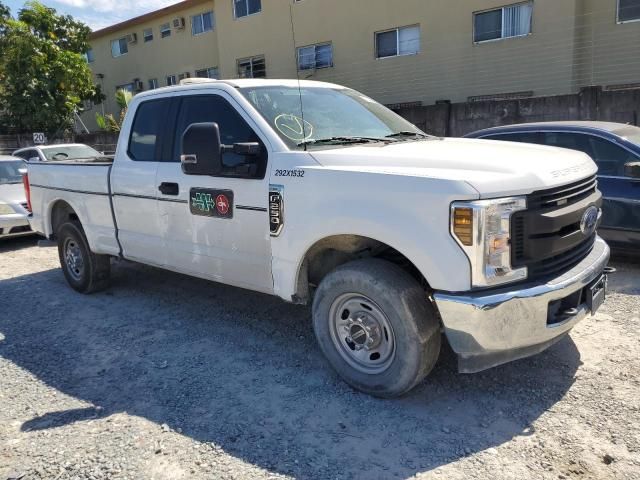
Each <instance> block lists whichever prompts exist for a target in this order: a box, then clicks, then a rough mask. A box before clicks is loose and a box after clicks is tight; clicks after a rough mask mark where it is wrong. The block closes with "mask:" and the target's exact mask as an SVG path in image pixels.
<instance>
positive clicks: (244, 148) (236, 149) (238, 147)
mask: <svg viewBox="0 0 640 480" xmlns="http://www.w3.org/2000/svg"><path fill="white" fill-rule="evenodd" d="M260 150H261V147H260V144H259V143H258V142H247V143H234V144H233V153H235V154H236V155H244V156H245V157H255V156H256V155H260Z"/></svg>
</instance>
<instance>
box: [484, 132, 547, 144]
mask: <svg viewBox="0 0 640 480" xmlns="http://www.w3.org/2000/svg"><path fill="white" fill-rule="evenodd" d="M482 138H483V139H485V140H502V141H503V142H519V143H541V138H540V134H539V133H536V132H519V133H504V134H494V135H489V136H488V137H482Z"/></svg>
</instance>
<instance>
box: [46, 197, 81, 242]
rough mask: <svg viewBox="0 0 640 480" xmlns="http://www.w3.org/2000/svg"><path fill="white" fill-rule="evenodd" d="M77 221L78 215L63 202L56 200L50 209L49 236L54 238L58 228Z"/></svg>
mask: <svg viewBox="0 0 640 480" xmlns="http://www.w3.org/2000/svg"><path fill="white" fill-rule="evenodd" d="M74 220H75V221H78V220H79V219H78V214H77V213H76V212H75V210H74V209H73V207H71V205H69V204H68V203H67V202H65V201H64V200H58V201H57V202H56V203H55V204H54V205H53V208H52V209H51V236H52V237H55V234H56V232H57V231H58V228H60V226H61V225H62V224H63V223H66V222H68V221H74Z"/></svg>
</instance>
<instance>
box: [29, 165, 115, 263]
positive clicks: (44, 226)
mask: <svg viewBox="0 0 640 480" xmlns="http://www.w3.org/2000/svg"><path fill="white" fill-rule="evenodd" d="M111 167H112V161H110V160H109V159H105V158H102V159H87V160H84V159H83V160H74V161H64V162H32V163H29V164H28V172H29V184H30V186H31V205H32V208H33V217H32V219H31V225H32V228H33V229H34V230H35V231H37V232H40V233H42V234H43V235H45V236H46V237H48V238H50V237H51V236H52V235H54V234H55V231H54V230H55V226H54V225H52V224H51V221H50V220H49V219H50V218H51V211H52V209H54V208H57V206H60V205H63V204H64V203H67V204H68V205H69V206H71V208H73V210H74V211H75V212H76V213H77V215H78V217H79V220H80V222H81V223H82V225H83V227H84V230H85V234H86V235H87V240H88V241H89V246H90V247H91V250H93V251H94V252H99V253H108V254H112V255H117V254H118V253H119V247H118V242H117V240H116V229H115V226H114V219H113V214H112V209H111V195H110V194H111V186H110V179H109V177H110V171H111Z"/></svg>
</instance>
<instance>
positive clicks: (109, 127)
mask: <svg viewBox="0 0 640 480" xmlns="http://www.w3.org/2000/svg"><path fill="white" fill-rule="evenodd" d="M132 98H133V93H131V92H130V91H128V90H125V89H123V88H121V89H120V90H118V91H117V92H116V103H117V104H118V107H120V115H119V118H118V120H116V119H115V117H114V116H113V115H112V114H110V113H108V114H106V115H101V114H99V113H96V123H97V124H98V127H99V128H100V129H101V130H105V131H107V132H120V129H121V128H122V123H123V122H124V117H125V115H126V114H127V109H128V108H129V102H131V99H132Z"/></svg>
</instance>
